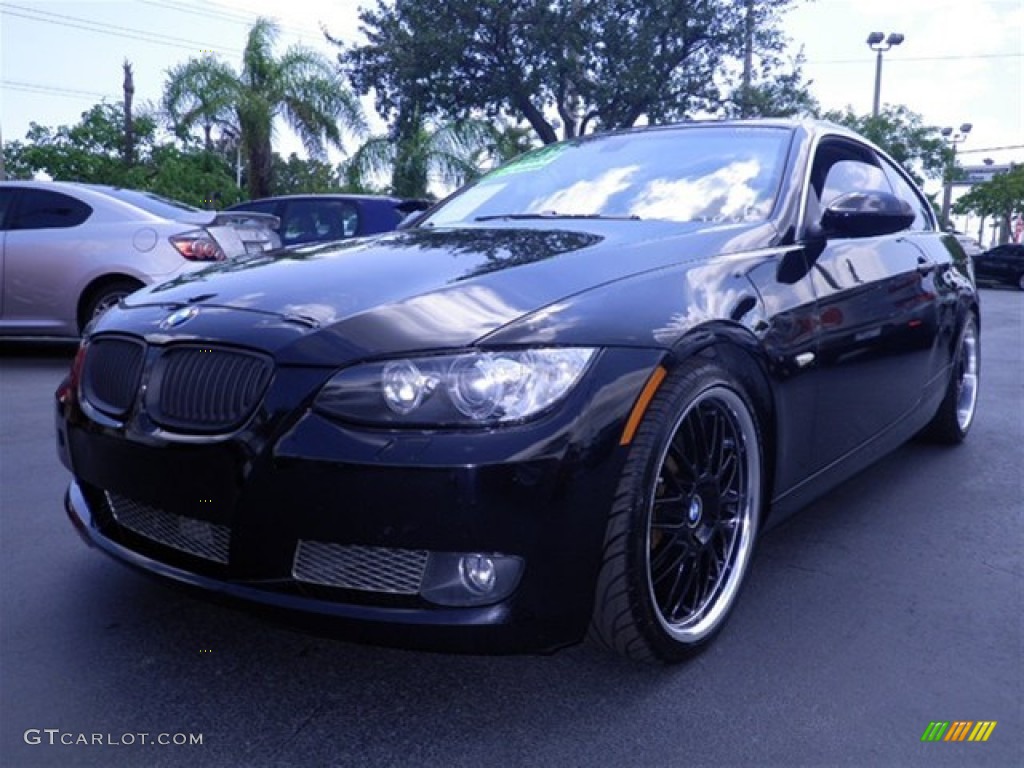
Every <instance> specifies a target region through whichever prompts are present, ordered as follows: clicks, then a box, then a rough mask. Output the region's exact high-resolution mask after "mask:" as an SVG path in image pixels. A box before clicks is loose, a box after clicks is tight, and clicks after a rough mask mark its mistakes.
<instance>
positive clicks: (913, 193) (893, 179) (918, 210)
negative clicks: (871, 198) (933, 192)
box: [882, 160, 934, 230]
mask: <svg viewBox="0 0 1024 768" xmlns="http://www.w3.org/2000/svg"><path fill="white" fill-rule="evenodd" d="M882 169H883V170H884V171H885V175H886V178H888V179H889V183H890V184H892V189H893V192H894V194H895V195H896V197H899V198H902V199H903V200H906V201H907V202H908V203H909V204H910V207H911V208H913V209H914V223H913V224H911V225H910V228H911V229H914V230H930V229H933V228H934V227H933V226H932V218H931V214H930V212H931V205H930V204H929V202H928V201H927V200H926V199H925V198H924V197H923V196H922V195H921V193H919V192H918V191H917V190H916V189H915V188H914V186H913V185H912V184H911V183H910V182H909V181H908V180H907V179H906V177H904V175H903V174H902V173H900V172H899V171H898V170H896V169H895V168H894V167H893V166H892V165H890V164H889V163H887V162H886V161H885V160H882Z"/></svg>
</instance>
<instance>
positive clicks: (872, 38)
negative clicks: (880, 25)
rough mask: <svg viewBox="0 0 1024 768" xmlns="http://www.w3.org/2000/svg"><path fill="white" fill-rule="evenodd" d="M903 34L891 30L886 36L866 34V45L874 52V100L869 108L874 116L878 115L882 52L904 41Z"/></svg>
mask: <svg viewBox="0 0 1024 768" xmlns="http://www.w3.org/2000/svg"><path fill="white" fill-rule="evenodd" d="M904 39H905V38H904V36H903V35H902V34H900V33H899V32H893V33H891V34H890V35H889V36H888V37H886V36H885V34H884V33H882V32H872V33H871V34H870V35H868V40H867V43H868V47H869V48H870V49H871V50H872V51H875V52H876V56H875V100H874V105H873V107H872V110H871V114H872V116H874V117H878V111H879V108H880V107H881V99H882V53H883V52H884V51H888V50H889V49H890V48H892V47H893V46H894V45H899V44H900V43H902V42H903V41H904Z"/></svg>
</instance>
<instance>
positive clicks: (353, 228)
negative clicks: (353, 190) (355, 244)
mask: <svg viewBox="0 0 1024 768" xmlns="http://www.w3.org/2000/svg"><path fill="white" fill-rule="evenodd" d="M320 211H321V215H322V216H323V217H324V220H325V222H326V224H327V227H328V239H330V240H338V239H341V238H343V237H355V235H356V232H358V231H359V211H357V210H356V207H355V206H354V205H353V204H352V203H350V202H348V201H346V200H331V201H330V202H329V203H327V204H325V205H324V206H323V207H322V208H321V209H320Z"/></svg>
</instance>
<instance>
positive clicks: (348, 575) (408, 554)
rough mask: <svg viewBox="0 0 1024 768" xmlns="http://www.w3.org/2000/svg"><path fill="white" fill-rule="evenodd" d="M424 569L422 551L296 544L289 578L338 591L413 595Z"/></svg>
mask: <svg viewBox="0 0 1024 768" xmlns="http://www.w3.org/2000/svg"><path fill="white" fill-rule="evenodd" d="M426 565H427V552H426V551H425V550H418V549H385V548H383V547H358V546H345V545H342V544H332V543H326V542H321V541H299V545H298V547H296V549H295V563H294V565H293V566H292V577H293V578H295V579H296V580H297V581H305V582H308V583H310V584H323V585H325V586H329V587H339V588H341V589H358V590H361V591H364V592H388V593H390V594H396V595H415V594H417V593H418V592H419V591H420V582H421V581H422V580H423V570H424V569H425V568H426Z"/></svg>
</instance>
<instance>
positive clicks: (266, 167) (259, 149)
mask: <svg viewBox="0 0 1024 768" xmlns="http://www.w3.org/2000/svg"><path fill="white" fill-rule="evenodd" d="M272 153H273V149H272V148H271V145H270V141H269V140H267V141H260V142H256V143H255V144H253V145H250V146H249V147H248V153H247V154H248V155H249V199H250V200H256V199H257V198H260V197H270V194H271V192H270V188H271V185H272V179H271V160H272V157H273V156H272Z"/></svg>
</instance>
